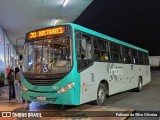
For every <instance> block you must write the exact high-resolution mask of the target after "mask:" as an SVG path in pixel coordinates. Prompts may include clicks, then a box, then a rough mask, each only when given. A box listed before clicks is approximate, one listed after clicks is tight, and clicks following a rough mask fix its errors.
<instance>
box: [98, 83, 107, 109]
mask: <svg viewBox="0 0 160 120" xmlns="http://www.w3.org/2000/svg"><path fill="white" fill-rule="evenodd" d="M106 94H107V90H106V87H105V85H104V84H103V83H100V84H99V86H98V91H97V100H96V103H97V105H98V106H103V105H105V103H106Z"/></svg>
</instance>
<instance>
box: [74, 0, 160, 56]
mask: <svg viewBox="0 0 160 120" xmlns="http://www.w3.org/2000/svg"><path fill="white" fill-rule="evenodd" d="M74 23H76V24H79V25H82V26H84V27H87V28H90V29H92V30H95V31H97V32H101V33H103V34H106V35H108V36H111V37H113V38H116V39H119V40H122V41H125V42H128V43H130V44H133V45H136V46H139V47H141V48H144V49H147V50H149V55H150V56H154V55H160V49H159V48H160V42H159V41H160V0H94V1H93V2H92V3H91V4H90V5H89V6H88V7H87V9H86V10H85V11H84V12H83V13H82V14H81V15H80V16H79V17H78V18H77V19H76V20H75V21H74Z"/></svg>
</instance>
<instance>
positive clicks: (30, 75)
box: [22, 26, 74, 79]
mask: <svg viewBox="0 0 160 120" xmlns="http://www.w3.org/2000/svg"><path fill="white" fill-rule="evenodd" d="M71 28H72V27H71V26H70V32H69V34H67V37H68V39H69V44H68V48H69V51H70V62H71V68H70V70H69V71H67V72H65V73H56V74H53V73H47V74H44V73H42V72H41V73H40V74H36V73H30V72H24V71H23V67H22V73H23V76H24V77H25V78H28V79H54V78H62V77H64V76H66V75H67V74H68V73H70V71H71V70H72V69H73V60H74V56H73V55H74V54H73V33H72V31H73V30H72V29H71ZM62 36H65V35H62ZM26 39H27V37H26ZM43 39H44V37H43ZM43 39H41V38H39V39H36V40H35V41H29V42H25V44H24V48H25V46H26V45H28V44H32V43H34V42H36V41H41V40H43ZM26 41H28V40H26ZM42 49H43V48H42ZM23 54H24V53H23ZM42 55H43V54H41V56H42ZM23 58H24V57H23ZM23 62H24V60H23V59H22V64H23ZM41 62H42V61H41ZM41 69H42V68H41Z"/></svg>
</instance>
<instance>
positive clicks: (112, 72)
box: [109, 67, 123, 75]
mask: <svg viewBox="0 0 160 120" xmlns="http://www.w3.org/2000/svg"><path fill="white" fill-rule="evenodd" d="M109 75H123V68H121V67H114V68H110V69H109Z"/></svg>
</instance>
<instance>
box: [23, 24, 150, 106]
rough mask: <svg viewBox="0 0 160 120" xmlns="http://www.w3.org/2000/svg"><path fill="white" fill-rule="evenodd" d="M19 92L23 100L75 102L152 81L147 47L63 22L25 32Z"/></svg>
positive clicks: (102, 99)
mask: <svg viewBox="0 0 160 120" xmlns="http://www.w3.org/2000/svg"><path fill="white" fill-rule="evenodd" d="M22 61H23V62H22V73H23V78H22V84H23V85H22V93H23V98H24V99H25V100H27V101H36V102H42V103H46V104H47V103H49V104H62V105H80V104H83V103H87V102H90V101H96V103H97V104H98V105H105V102H106V98H107V96H110V95H113V94H116V93H119V92H122V91H126V90H130V89H136V90H137V91H141V89H142V86H143V85H145V84H147V83H148V82H150V81H151V74H150V66H149V60H148V51H147V50H145V49H142V48H139V47H136V46H134V45H131V44H128V43H126V42H122V41H120V40H117V39H115V38H112V37H109V36H107V35H104V34H101V33H99V32H96V31H93V30H91V29H88V28H85V27H82V26H79V25H77V24H72V23H66V24H60V25H56V26H52V27H47V28H43V29H38V30H35V31H31V32H29V33H27V34H26V39H25V44H24V53H23V60H22Z"/></svg>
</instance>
